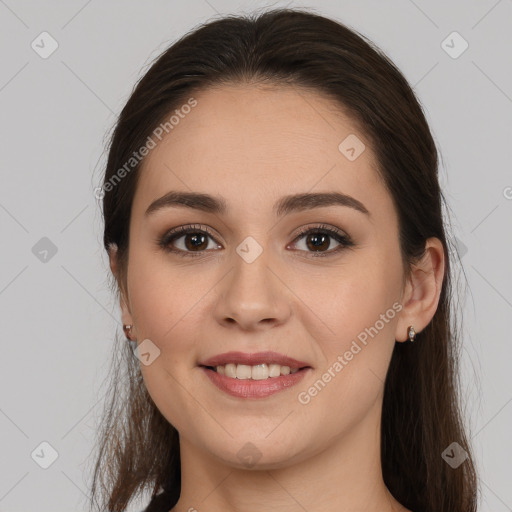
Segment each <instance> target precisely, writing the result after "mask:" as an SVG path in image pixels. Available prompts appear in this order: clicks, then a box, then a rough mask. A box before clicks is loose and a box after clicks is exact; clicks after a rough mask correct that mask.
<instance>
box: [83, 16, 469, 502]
mask: <svg viewBox="0 0 512 512" xmlns="http://www.w3.org/2000/svg"><path fill="white" fill-rule="evenodd" d="M437 166H438V160H437V151H436V147H435V144H434V141H433V138H432V135H431V132H430V130H429V127H428V125H427V122H426V120H425V117H424V114H423V112H422V109H421V107H420V105H419V103H418V100H417V99H416V97H415V96H414V94H413V92H412V90H411V88H410V86H409V85H408V84H407V82H406V80H405V79H404V77H403V76H402V74H401V73H400V72H399V71H398V70H397V68H396V67H395V66H394V65H393V64H392V63H391V62H390V60H389V59H388V58H387V57H386V56H385V55H384V54H383V53H382V52H381V51H379V50H378V49H377V48H375V47H374V46H373V45H372V44H371V43H370V42H369V41H367V40H365V39H364V37H362V36H361V35H359V34H357V33H356V32H354V31H353V30H350V29H348V28H347V27H345V26H344V25H342V24H340V23H338V22H336V21H334V20H330V19H327V18H324V17H322V16H319V15H317V14H313V13H310V12H307V11H300V10H289V9H280V10H274V11H268V12H265V13H263V14H260V15H258V16H252V17H250V16H249V17H242V16H241V17H237V16H229V17H225V18H222V19H218V20H216V21H213V22H210V23H208V24H205V25H203V26H201V27H200V28H198V29H197V30H195V31H194V32H192V33H190V34H188V35H187V36H185V37H183V38H182V39H180V40H179V41H178V42H176V43H175V44H173V45H172V46H171V47H170V48H169V49H168V50H166V51H165V52H164V53H163V54H162V55H161V56H160V57H159V58H158V59H157V60H156V62H155V63H154V64H153V65H152V66H151V68H150V69H149V71H148V72H147V73H146V74H145V76H144V77H143V78H142V79H141V80H140V82H139V83H138V84H137V86H136V88H135V89H134V91H133V93H132V95H131V97H130V99H129V100H128V102H127V104H126V106H125V107H124V109H123V111H122V112H121V115H120V117H119V120H118V122H117V126H116V129H115V132H114V134H113V138H112V141H111V145H110V152H109V157H108V163H107V168H106V173H105V178H104V182H103V185H102V195H103V214H104V220H105V232H104V245H105V249H106V250H107V251H108V254H109V257H110V265H111V269H112V275H113V276H115V284H116V289H117V290H118V292H119V301H120V306H121V316H122V322H123V325H124V332H125V334H126V337H127V340H131V342H129V341H123V342H122V343H124V344H125V345H124V347H125V348H123V347H120V348H116V351H119V352H122V353H123V354H124V355H125V358H124V360H123V361H118V364H117V366H116V368H115V371H114V372H113V374H112V376H113V380H112V388H111V391H112V395H111V397H110V400H108V401H107V408H106V410H105V416H104V423H103V428H102V430H101V436H100V439H99V441H100V442H99V445H98V446H99V453H98V456H97V463H96V467H95V473H94V482H93V489H92V491H93V499H92V500H91V503H92V502H95V503H96V504H98V509H100V510H109V511H116V512H117V511H123V510H125V509H126V507H127V505H128V504H129V502H130V501H131V500H132V499H133V498H134V497H135V496H137V495H138V494H139V493H141V492H142V491H144V490H146V489H151V490H152V500H151V503H150V504H149V505H148V507H147V509H146V510H147V511H148V512H153V511H170V510H172V511H173V512H185V511H194V510H197V511H199V512H203V511H204V512H207V511H208V512H210V511H211V512H219V511H223V512H226V511H237V512H253V511H261V510H280V511H290V512H292V511H293V512H295V511H304V510H307V511H308V512H314V511H320V510H321V511H322V512H329V511H339V510H344V511H365V512H377V511H378V512H388V511H389V512H391V511H413V512H427V511H428V512H470V511H474V510H476V498H477V480H476V473H475V469H474V464H473V460H472V456H471V448H470V446H468V440H467V439H468V438H467V435H466V433H465V431H464V422H463V418H462V416H461V412H460V404H459V394H458V393H459V392H458V389H459V387H458V373H457V358H456V353H457V336H456V332H454V329H453V326H452V320H453V311H452V309H453V308H452V303H451V293H452V292H451V288H450V282H451V281H450V274H451V272H450V255H449V251H448V244H447V237H446V235H445V225H444V220H443V214H442V205H443V200H444V199H443V195H442V192H441V191H440V188H439V183H438V177H437ZM132 344H133V345H134V346H133V347H132ZM134 348H135V350H133V349H134ZM121 370H123V371H126V376H124V375H123V374H121ZM99 494H101V499H98V495H99Z"/></svg>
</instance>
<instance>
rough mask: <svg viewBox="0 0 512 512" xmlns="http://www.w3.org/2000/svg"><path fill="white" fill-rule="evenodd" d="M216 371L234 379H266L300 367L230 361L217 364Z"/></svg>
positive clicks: (295, 370)
mask: <svg viewBox="0 0 512 512" xmlns="http://www.w3.org/2000/svg"><path fill="white" fill-rule="evenodd" d="M215 371H216V372H217V373H218V374H220V375H225V376H226V377H230V378H232V379H240V380H248V379H252V380H265V379H268V378H269V377H270V378H275V377H279V376H280V375H289V374H290V373H297V372H298V371H299V368H290V367H289V366H281V365H280V364H268V365H267V364H265V363H262V364H257V365H254V366H249V365H247V364H233V363H229V364H227V365H225V366H216V367H215Z"/></svg>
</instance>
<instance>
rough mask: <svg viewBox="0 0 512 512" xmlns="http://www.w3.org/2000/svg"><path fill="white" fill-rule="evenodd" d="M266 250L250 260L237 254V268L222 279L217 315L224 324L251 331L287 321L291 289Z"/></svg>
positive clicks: (216, 308) (235, 257)
mask: <svg viewBox="0 0 512 512" xmlns="http://www.w3.org/2000/svg"><path fill="white" fill-rule="evenodd" d="M265 253H266V251H263V253H262V254H261V255H260V256H259V257H258V258H257V259H256V260H255V261H253V262H251V263H247V262H246V261H245V260H244V259H243V258H241V257H240V256H238V254H234V257H233V265H234V268H233V269H232V270H231V272H229V274H228V276H226V278H225V279H223V280H222V281H221V282H220V283H219V285H218V286H219V287H221V288H220V292H219V299H218V301H217V303H216V306H215V317H216V320H217V322H219V323H220V324H221V325H223V326H224V327H234V326H236V325H237V326H238V328H240V329H243V330H246V331H250V330H262V329H268V328H272V327H275V326H278V325H281V324H283V323H285V322H286V321H287V320H288V319H289V317H290V315H291V308H292V300H291V295H292V294H291V293H290V291H289V290H288V288H287V287H286V285H285V284H284V283H283V280H282V277H281V278H280V276H279V271H278V270H277V269H276V266H275V265H273V267H274V268H270V266H269V265H268V261H267V258H266V256H265Z"/></svg>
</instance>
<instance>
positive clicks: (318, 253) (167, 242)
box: [157, 224, 354, 258]
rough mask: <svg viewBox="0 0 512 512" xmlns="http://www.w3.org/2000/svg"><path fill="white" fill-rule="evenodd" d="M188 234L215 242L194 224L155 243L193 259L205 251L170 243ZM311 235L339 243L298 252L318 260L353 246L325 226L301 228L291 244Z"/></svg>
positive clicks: (181, 228) (203, 228)
mask: <svg viewBox="0 0 512 512" xmlns="http://www.w3.org/2000/svg"><path fill="white" fill-rule="evenodd" d="M189 233H194V234H198V233H201V234H205V235H208V236H209V237H210V238H212V239H213V240H214V241H215V238H214V235H213V233H211V231H210V230H209V229H208V228H207V227H206V226H201V225H198V224H196V225H190V226H180V227H179V228H175V229H172V230H170V231H168V232H167V233H165V234H164V235H163V236H162V237H161V238H159V239H158V240H157V243H158V245H159V246H160V247H161V248H162V249H163V250H164V251H167V252H170V253H174V254H176V255H178V256H182V257H193V258H195V257H198V256H202V255H204V253H205V252H206V251H205V250H203V251H184V250H182V249H175V248H173V247H172V245H171V242H174V241H176V240H178V239H179V238H181V237H182V236H184V235H187V234H189ZM311 233H317V234H323V235H328V236H331V237H332V238H334V239H335V240H336V241H337V242H339V243H340V245H339V246H338V247H337V248H336V249H332V250H329V251H325V252H322V251H300V252H309V253H310V254H311V256H312V257H314V258H318V257H320V258H322V257H325V256H332V255H334V254H337V253H339V252H340V251H342V250H343V249H345V248H347V247H352V246H353V245H354V243H353V242H352V240H351V238H350V237H349V236H348V235H346V234H343V233H342V232H339V231H337V230H335V229H332V228H329V227H327V226H325V225H324V224H321V225H319V226H315V227H308V228H303V229H302V230H301V231H300V232H299V233H298V234H297V236H296V237H295V238H294V240H293V243H296V242H297V241H299V240H300V239H301V238H303V237H304V236H306V235H309V234H311ZM215 243H217V242H215Z"/></svg>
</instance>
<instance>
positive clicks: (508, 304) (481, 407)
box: [0, 0, 512, 512]
mask: <svg viewBox="0 0 512 512" xmlns="http://www.w3.org/2000/svg"><path fill="white" fill-rule="evenodd" d="M265 5H273V6H285V5H289V6H305V7H315V8H316V9H317V12H319V13H322V14H325V15H328V16H332V17H334V18H336V19H338V20H340V21H342V22H344V23H346V24H348V25H349V26H351V27H353V28H355V29H356V30H358V31H360V32H361V33H363V34H364V35H366V36H368V37H369V38H370V39H372V40H373V41H374V42H375V43H376V44H377V45H378V46H380V47H381V48H382V49H383V50H384V51H385V52H387V53H388V55H389V56H390V57H391V58H392V59H393V60H394V62H395V63H396V64H397V65H398V67H399V68H400V69H401V70H402V71H403V73H404V74H405V76H406V77H407V79H408V80H409V82H410V83H411V85H413V86H414V88H415V90H416V92H417V94H418V96H419V98H420V100H421V102H422V104H423V105H424V108H425V110H426V114H427V118H428V121H429V122H430V125H431V128H432V131H433V133H434V136H435V138H436V141H437V143H438V145H439V149H440V152H441V154H442V167H441V170H440V172H441V176H440V179H441V182H442V186H443V189H444V191H445V194H446V197H447V199H448V201H449V206H450V208H451V211H452V222H453V233H452V235H451V238H450V239H451V240H452V242H453V246H454V247H457V248H458V250H459V252H460V255H461V257H462V266H463V268H460V267H458V268H459V274H460V275H461V276H462V277H461V286H462V288H467V290H466V292H464V293H462V295H461V300H462V304H461V309H462V310H463V312H464V316H463V327H464V347H463V358H462V367H463V384H464V392H465V395H464V398H465V403H466V405H465V411H466V416H467V423H468V425H469V427H470V428H471V434H470V435H471V438H472V442H473V445H474V450H475V454H476V457H477V461H478V463H479V467H480V473H481V477H482V497H481V506H480V510H482V511H492V512H501V511H510V510H512V487H511V486H510V481H511V476H512V466H511V456H510V455H511V446H512V441H511V436H510V432H511V425H512V404H511V401H512V386H511V378H510V361H511V358H510V356H511V354H512V348H511V347H512V344H511V336H510V320H511V318H512V314H511V313H512V309H511V308H512V292H511V289H512V273H511V272H510V262H511V261H512V242H511V233H512V231H511V224H512V223H511V220H512V173H511V166H510V163H511V161H512V159H511V156H512V149H511V147H512V144H511V142H512V139H511V132H512V122H511V121H512V69H511V68H512V65H511V62H512V57H511V55H512V52H511V50H512V0H501V1H496V0H485V1H484V0H482V1H453V2H450V3H448V2H442V1H439V0H437V1H430V2H427V1H420V0H415V1H412V0H394V1H386V2H377V1H355V0H354V1H348V0H347V1H337V2H335V1H327V0H325V1H319V2H315V3H312V2H310V3H301V2H289V3H285V2H274V3H273V4H266V3H265V2H248V1H239V2H237V1H235V0H208V1H207V0H190V1H188V2H184V1H179V2H170V1H168V2H164V1H153V2H142V1H132V2H121V1H103V2H100V1H99V0H92V1H91V0H90V1H88V2H87V1H84V0H73V1H68V2H57V1H53V2H35V1H32V2H28V1H27V2H21V1H18V2H16V1H14V0H5V1H4V0H0V42H1V44H0V52H1V59H2V65H1V69H0V112H1V123H0V130H1V131H0V140H1V148H2V153H1V160H0V169H1V171H0V172H1V188H0V222H1V240H2V245H1V248H2V251H1V266H0V314H1V323H0V325H1V332H2V357H1V358H0V365H1V366H0V375H1V388H0V389H1V391H0V393H1V395H0V396H1V400H0V429H1V439H0V449H1V453H0V460H1V461H2V463H1V470H0V511H9V512H16V511H29V510H38V511H41V512H44V511H52V512H57V511H66V512H70V511H78V510H85V501H86V496H87V493H88V490H87V489H88V482H89V476H88V473H87V469H88V467H89V466H90V463H89V465H87V461H86V459H87V456H88V454H89V453H90V450H91V449H92V441H93V433H94V428H95V418H96V417H97V415H98V414H99V412H100V410H101V404H102V398H103V396H102V393H103V392H102V391H101V389H100V387H101V381H102V379H103V378H104V377H105V376H106V374H107V370H108V363H109V361H110V353H111V351H112V345H113V338H114V334H115V332H116V330H117V332H118V333H121V329H120V323H119V318H120V316H119V311H118V306H117V303H116V301H115V298H114V296H113V295H112V294H111V291H110V289H109V287H108V280H107V273H108V271H109V269H108V263H107V259H106V254H104V250H103V248H102V245H101V236H102V235H101V233H102V224H101V215H100V209H99V205H98V202H97V200H96V198H95V197H94V194H93V190H94V187H96V186H97V185H98V183H99V182H100V179H101V172H102V167H103V164H104V162H105V151H104V148H105V143H106V141H107V135H108V133H109V132H110V129H111V127H112V125H113V124H114V122H115V118H116V115H117V114H118V113H119V111H120V109H121V108H122V106H123V104H124V102H125V101H126V99H127V97H128V95H129V93H130V91H131V89H132V86H133V85H134V83H135V81H136V79H137V78H138V77H139V76H140V75H141V74H142V73H143V70H144V69H145V67H146V66H147V65H148V64H149V63H150V61H151V59H153V58H154V57H156V56H157V55H158V54H159V53H160V52H161V51H162V50H163V49H164V48H166V47H167V46H168V45H169V44H170V43H171V42H172V41H174V40H175V39H176V38H177V37H179V36H181V35H182V34H183V33H185V32H187V31H188V30H189V29H191V28H192V27H194V26H195V25H197V24H198V23H200V22H203V21H206V20H208V19H210V18H212V17H213V16H218V15H219V14H226V13H236V12H242V11H252V10H253V9H254V8H257V7H262V6H265ZM43 31H47V32H48V33H49V34H51V36H52V37H53V38H54V39H55V40H56V41H57V43H58V45H59V46H58V49H57V50H56V51H55V52H54V53H53V54H52V55H50V56H49V57H48V58H46V59H43V58H42V57H41V56H40V55H39V54H38V53H36V51H34V50H33V49H32V47H31V43H32V41H34V40H35V41H36V43H37V42H38V41H40V38H39V37H38V36H39V34H41V32H43ZM453 31H457V32H458V33H459V34H460V35H461V36H462V37H463V38H464V40H466V41H467V42H468V44H469V47H468V49H467V50H466V51H465V52H464V53H462V54H461V55H460V56H458V58H453V57H452V56H450V55H449V54H448V53H447V52H446V51H445V49H444V48H443V46H442V42H443V41H444V40H445V39H446V38H447V36H448V35H449V34H451V33H452V32H453ZM450 41H451V39H448V42H447V43H445V44H449V45H450V46H453V48H452V50H451V51H452V53H453V52H454V51H458V50H460V49H461V48H462V47H461V44H460V43H461V41H460V40H454V42H453V43H452V42H450ZM39 44H40V46H41V45H42V43H39ZM45 48H46V49H48V48H49V43H48V40H46V44H45ZM43 237H47V238H48V239H49V240H50V241H51V244H53V245H54V246H55V248H56V249H57V252H56V253H55V254H53V253H52V251H51V247H53V245H51V244H50V243H49V242H48V240H43V241H40V240H41V239H42V238H43ZM50 245H51V247H50V249H49V252H48V253H44V250H45V249H46V250H48V248H49V246H50ZM462 270H463V271H464V272H462ZM464 276H465V278H464ZM465 279H466V280H467V287H466V285H465V282H466V281H465ZM42 442H47V443H49V444H50V445H51V446H52V447H53V448H54V449H55V450H56V452H57V454H58V457H57V459H56V460H55V461H54V463H53V464H52V465H50V467H48V469H43V468H41V467H40V465H39V464H41V463H44V461H45V458H46V462H49V461H50V459H48V457H49V456H50V454H51V450H50V449H48V448H47V447H45V445H43V446H42V447H41V446H40V444H41V443H42ZM41 450H42V451H41ZM34 451H35V452H34ZM31 454H34V455H33V456H32V455H31ZM37 454H39V458H38V457H37ZM43 454H44V455H43ZM36 461H37V463H36ZM143 504H144V503H141V504H139V505H135V506H134V507H133V508H132V509H131V510H137V509H140V508H142V505H143Z"/></svg>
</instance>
